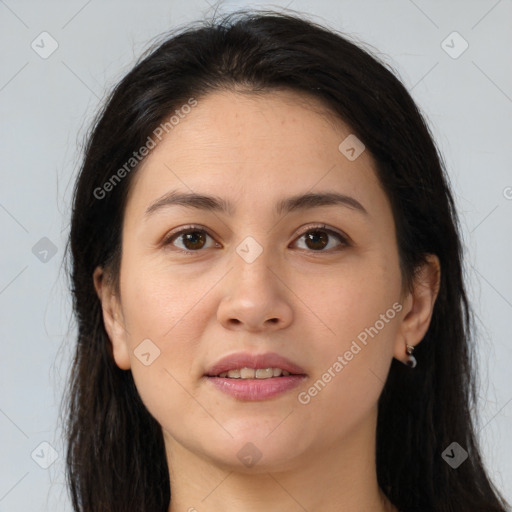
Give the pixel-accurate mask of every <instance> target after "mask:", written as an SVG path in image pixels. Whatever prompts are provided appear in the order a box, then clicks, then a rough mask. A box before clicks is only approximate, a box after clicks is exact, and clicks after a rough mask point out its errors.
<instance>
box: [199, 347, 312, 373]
mask: <svg viewBox="0 0 512 512" xmlns="http://www.w3.org/2000/svg"><path fill="white" fill-rule="evenodd" d="M240 368H254V369H257V368H281V370H286V371H287V372H289V373H291V374H297V375H300V374H302V375H304V374H305V373H306V372H305V371H304V369H303V368H301V367H300V366H299V365H297V364H295V363H292V362H291V361H290V360H288V359H286V358H285V357H283V356H281V355H279V354H276V353H274V352H267V353H265V354H250V353H248V352H239V353H236V354H231V355H229V356H225V357H223V358H221V359H219V360H218V361H217V362H216V363H214V364H213V365H212V366H210V367H209V368H208V369H207V370H206V372H205V375H207V376H209V377H214V376H217V375H219V374H220V373H223V372H228V371H229V370H236V369H240Z"/></svg>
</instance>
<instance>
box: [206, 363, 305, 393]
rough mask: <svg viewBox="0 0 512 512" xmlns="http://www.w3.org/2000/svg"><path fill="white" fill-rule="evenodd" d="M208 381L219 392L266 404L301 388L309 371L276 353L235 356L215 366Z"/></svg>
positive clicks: (208, 373) (208, 371)
mask: <svg viewBox="0 0 512 512" xmlns="http://www.w3.org/2000/svg"><path fill="white" fill-rule="evenodd" d="M205 377H206V379H207V381H208V382H210V383H212V384H213V385H214V386H215V387H216V389H218V390H220V391H221V392H223V393H225V394H227V395H230V396H231V397H233V398H235V399H238V400H244V401H245V400H247V401H254V400H266V399H270V398H273V397H276V396H278V395H281V394H283V393H285V392H287V391H289V390H291V389H293V388H295V387H296V386H298V385H299V384H300V383H301V382H302V381H303V380H304V379H305V378H306V377H307V375H306V373H305V371H304V370H303V369H302V368H301V367H300V366H298V365H296V364H295V363H292V362H291V361H289V360H288V359H286V358H284V357H282V356H280V355H278V354H273V353H267V354H259V355H258V354H256V355H255V354H233V355H231V356H228V357H225V358H223V359H221V360H220V361H218V362H217V363H216V364H214V365H213V366H212V367H211V368H210V369H209V370H207V372H206V373H205Z"/></svg>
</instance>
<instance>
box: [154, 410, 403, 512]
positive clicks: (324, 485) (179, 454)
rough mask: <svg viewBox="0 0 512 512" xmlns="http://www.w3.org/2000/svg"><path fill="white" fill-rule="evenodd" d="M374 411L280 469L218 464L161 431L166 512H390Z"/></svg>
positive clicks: (393, 511)
mask: <svg viewBox="0 0 512 512" xmlns="http://www.w3.org/2000/svg"><path fill="white" fill-rule="evenodd" d="M375 429H376V412H375V413H374V414H372V415H371V417H370V418H367V421H366V422H365V424H363V425H361V424H359V425H356V426H355V427H354V428H353V430H352V432H350V433H349V434H347V435H345V436H344V438H343V441H342V442H341V441H340V442H339V443H338V444H337V445H336V446H321V447H320V448H318V447H315V451H314V452H309V453H305V454H303V455H302V456H300V457H299V458H297V459H296V460H294V461H291V462H289V463H288V464H287V466H286V468H284V469H283V468H282V467H281V468H279V469H277V468H275V469H273V468H272V467H268V466H267V467H264V468H263V467H261V466H260V467H259V468H258V465H255V466H254V467H252V468H251V469H250V470H247V469H246V470H244V471H242V470H239V468H234V467H228V466H222V464H221V463H216V462H213V461H212V460H211V459H206V458H204V457H201V456H199V455H197V454H195V453H192V452H190V451H189V450H187V449H186V448H184V447H183V446H182V445H180V444H179V443H177V442H176V441H175V440H174V439H172V438H171V436H169V435H168V434H166V433H164V438H165V442H166V450H167V457H168V461H169V468H170V479H171V496H172V499H171V504H170V507H169V512H178V511H180V512H181V511H188V512H218V511H219V510H222V511H223V512H234V511H236V512H239V511H240V510H244V512H262V511H265V512H269V511H270V512H273V511H276V512H277V511H279V512H288V511H289V512H292V511H293V512H298V511H308V512H320V511H322V512H329V511H333V512H334V511H336V512H363V511H364V512H368V511H372V512H395V511H396V510H397V509H396V508H394V507H393V506H392V505H391V503H390V502H389V501H388V500H387V498H386V497H385V495H384V494H383V493H382V491H381V490H380V489H379V486H378V483H377V472H376V465H375V432H376V430H375Z"/></svg>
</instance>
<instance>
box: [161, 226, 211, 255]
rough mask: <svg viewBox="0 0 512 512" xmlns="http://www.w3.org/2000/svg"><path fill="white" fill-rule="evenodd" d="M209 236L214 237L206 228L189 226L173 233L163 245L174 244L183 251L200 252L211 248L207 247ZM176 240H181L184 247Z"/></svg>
mask: <svg viewBox="0 0 512 512" xmlns="http://www.w3.org/2000/svg"><path fill="white" fill-rule="evenodd" d="M208 238H210V239H212V240H213V238H212V237H211V236H210V235H209V234H208V233H207V232H206V231H205V230H204V229H202V228H200V227H198V226H187V227H186V228H185V229H181V230H180V231H177V232H174V233H171V234H170V235H169V236H167V237H166V238H165V240H164V241H163V242H162V243H163V245H174V246H175V247H178V249H181V250H182V252H187V253H188V252H198V251H199V250H201V249H204V248H207V249H208V248H209V247H206V241H207V239H208ZM175 240H177V241H181V243H182V247H180V246H177V245H176V244H175V243H174V241H175ZM214 246H215V244H214ZM217 246H218V244H217ZM210 247H212V246H210Z"/></svg>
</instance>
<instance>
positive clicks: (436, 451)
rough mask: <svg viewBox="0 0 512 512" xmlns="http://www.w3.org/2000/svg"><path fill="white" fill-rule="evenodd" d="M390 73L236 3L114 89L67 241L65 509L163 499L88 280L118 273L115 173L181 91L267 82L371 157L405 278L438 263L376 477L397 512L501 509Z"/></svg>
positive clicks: (383, 410)
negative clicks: (72, 331)
mask: <svg viewBox="0 0 512 512" xmlns="http://www.w3.org/2000/svg"><path fill="white" fill-rule="evenodd" d="M395 74H396V73H393V72H392V71H391V70H390V69H388V66H387V65H384V64H383V63H381V62H379V60H378V59H377V58H376V57H375V56H374V55H372V53H371V52H370V51H368V50H366V49H363V47H362V45H357V44H355V43H353V42H351V41H350V40H349V39H348V38H347V37H346V36H343V35H341V34H339V33H338V32H336V31H335V30H333V29H328V28H326V27H322V26H321V25H318V24H316V23H315V22H313V21H311V20H307V19H306V17H305V16H304V15H303V14H301V15H300V16H297V15H292V14H288V13H279V12H276V11H270V12H269V11H252V12H251V11H245V10H244V11H238V12H235V13H231V14H229V15H227V16H224V17H223V18H222V19H221V20H220V21H206V22H205V21H203V22H198V24H197V25H189V26H188V27H185V28H181V29H179V30H177V31H176V32H174V33H172V34H171V36H169V35H166V38H165V40H164V41H163V42H161V41H160V42H158V43H157V45H155V47H153V48H151V49H150V50H149V51H148V52H147V53H146V54H145V55H144V56H143V57H142V58H141V60H140V61H139V62H138V63H137V65H136V66H135V67H134V68H133V69H132V70H131V71H130V72H129V73H128V74H127V75H126V76H125V77H124V78H123V79H122V80H121V81H120V82H119V83H118V84H117V86H116V87H115V89H114V90H113V92H112V93H111V95H110V97H109V98H108V101H107V102H106V104H105V106H104V107H103V109H102V111H101V112H100V114H99V115H98V118H97V120H96V122H95V123H94V126H93V127H92V129H91V133H90V135H89V137H88V140H87V144H86V147H85V158H84V161H83V165H82V167H81V170H80V174H79V176H78V179H77V181H76V185H75V190H74V199H73V213H72V222H71V232H70V237H69V249H70V257H71V264H72V267H71V279H72V292H73V299H74V312H75V315H76V319H77V322H78V342H77V346H76V355H75V359H74V362H73V367H72V372H71V382H70V384H71V387H70V392H69V398H68V401H67V407H68V413H67V414H68V422H67V441H68V452H67V476H68V483H69V487H70V492H71V497H72V502H73V507H74V510H75V511H83V512H93V511H123V512H129V511H137V512H140V511H143V510H147V511H151V512H165V511H167V507H168V505H169V500H170V497H171V490H170V484H169V471H168V467H167V461H166V457H165V449H164V443H163V437H162V432H161V427H160V425H159V424H158V423H157V422H156V420H155V419H154V418H153V417H152V416H151V415H150V413H149V412H148V411H147V409H146V408H145V406H144V405H143V404H142V401H141V399H140V397H139V395H138V392H137V389H136V387H135V384H134V381H133V378H132V374H131V372H130V371H125V370H121V369H119V368H118V367H117V366H116V364H115V362H114V359H113V356H112V347H111V344H110V341H109V338H108V336H107V333H106V331H105V327H104V324H103V318H102V311H101V304H100V301H99V299H98V297H97V295H96V292H95V289H94V286H93V278H92V276H93V272H94V269H95V268H96V267H97V266H103V267H104V268H107V269H108V270H109V271H110V275H111V276H112V279H114V280H115V279H116V278H117V275H118V272H119V263H120V257H121V228H122V220H123V214H124V206H125V203H126V197H127V193H128V190H129V187H130V182H131V178H132V177H133V175H134V174H135V172H136V170H137V167H138V166H137V165H135V166H134V167H133V169H132V170H131V171H130V172H126V173H123V176H124V175H125V174H126V176H125V177H124V179H121V180H118V181H116V182H115V183H113V182H112V177H113V176H114V175H115V174H116V173H117V172H118V170H119V169H120V168H122V167H123V165H125V164H126V162H128V161H129V159H130V158H131V157H132V155H133V152H134V151H136V150H137V149H138V148H141V147H142V146H144V145H145V144H146V143H147V140H148V137H149V136H151V134H152V133H153V131H154V130H155V129H156V128H157V127H158V126H159V125H160V124H161V123H162V122H163V121H165V120H166V119H167V117H168V116H169V115H170V114H171V113H172V112H174V111H175V110H176V109H177V108H179V107H180V106H181V105H183V104H186V103H187V102H188V101H189V100H190V98H195V99H196V100H199V101H200V98H201V97H204V96H205V95H207V94H208V93H210V92H213V91H217V90H231V91H238V92H244V93H249V94H254V93H266V92H269V91H272V90H279V89H289V90H294V91H298V92H301V93H303V94H305V95H309V96H310V97H314V98H317V99H319V100H321V101H322V102H323V103H324V104H325V105H326V106H327V107H328V109H329V112H330V113H332V114H333V115H335V116H336V117H337V118H338V119H341V120H342V121H344V122H345V123H347V125H348V126H350V129H351V132H352V133H354V134H355V135H356V136H357V137H358V138H359V139H360V140H361V141H362V142H363V143H364V145H365V146H366V148H367V150H368V151H369V152H370V154H371V155H372V156H373V158H374V160H375V162H376V166H377V174H378V178H379V180H380V182H381V184H382V186H383V188H384V190H385V192H386V194H387V195H388V197H389V200H390V202H391V206H392V210H393V214H394V219H395V223H396V231H397V240H398V251H399V255H400V264H401V268H402V273H403V275H404V277H405V282H406V283H409V284H410V283H411V280H412V278H413V276H414V272H415V271H416V270H417V269H418V268H419V266H420V264H421V263H422V262H424V261H425V256H426V255H428V254H435V255H437V256H438V257H439V260H440V263H441V269H442V270H441V283H440V290H439V295H438V298H437V301H436V304H435V307H434V311H433V317H432V321H431V324H430V327H429V329H428V332H427V334H426V336H425V337H424V339H423V341H422V342H421V343H420V344H419V345H418V347H417V349H416V352H415V355H416V357H417V359H418V360H419V362H420V364H418V366H417V368H416V369H415V370H414V371H411V370H410V369H409V368H407V367H406V366H405V365H403V364H401V363H400V362H398V361H396V360H393V362H392V365H391V369H390V372H389V376H388V378H387V381H386V383H385V386H384V389H383V392H382V394H381V396H380V398H379V404H378V425H377V453H376V462H377V476H378V482H379V485H380V487H381V488H382V490H383V491H384V492H385V494H386V495H387V496H388V498H389V499H390V501H391V502H392V503H393V504H394V505H395V506H397V507H398V508H399V510H400V511H401V512H409V511H422V512H426V511H428V512H433V511H435V512H452V511H461V510H463V511H464V512H482V511H486V512H491V511H496V512H503V511H504V510H506V509H505V506H507V503H506V502H505V501H504V499H503V498H502V497H501V496H500V495H499V493H498V491H497V490H496V489H495V487H494V486H493V484H492V482H491V481H490V479H489V478H488V476H487V474H486V471H485V468H484V465H483V462H482V459H481V456H480V453H479V448H478V442H477V437H476V434H475V426H474V419H473V418H472V410H473V406H474V404H475V402H476V381H475V378H476V374H475V373H474V372H475V369H474V361H473V352H472V350H473V349H472V346H471V342H472V333H473V325H474V324H473V320H472V314H471V310H470V306H469V304H468V299H467V295H466V291H465V286H464V279H463V267H462V247H461V242H460V235H459V224H458V219H457V215H456V211H455V205H454V200H453V197H452V194H451V192H450V189H449V185H448V179H447V176H446V173H445V170H444V163H443V161H442V157H441V156H440V155H439V153H438V151H437V148H436V146H435V144H434V142H433V137H432V135H431V133H430V130H429V128H428V126H427V124H426V122H425V120H424V118H423V116H422V114H421V113H420V111H419V110H418V107H417V106H416V104H415V103H414V101H413V99H412V98H411V96H410V94H409V93H408V91H407V90H406V89H405V87H404V86H403V85H402V84H401V82H400V81H399V80H398V79H397V78H396V76H395ZM125 170H126V167H125ZM118 176H119V174H118ZM109 180H110V183H111V184H113V185H112V186H111V187H109V191H108V193H103V192H102V193H101V194H102V197H101V198H98V190H99V189H101V188H102V187H103V186H104V184H105V183H107V182H109ZM102 190H103V191H105V190H106V189H105V188H103V189H102ZM452 442H457V443H458V444H460V445H461V446H462V447H463V448H464V449H465V450H466V451H467V452H468V455H469V457H468V459H467V460H466V461H465V462H464V463H463V464H462V465H461V466H460V467H459V468H458V469H456V470H455V469H452V467H450V465H448V464H447V463H446V462H445V460H443V457H442V453H443V451H444V450H445V449H446V448H447V447H448V446H449V445H450V444H451V443H452Z"/></svg>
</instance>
